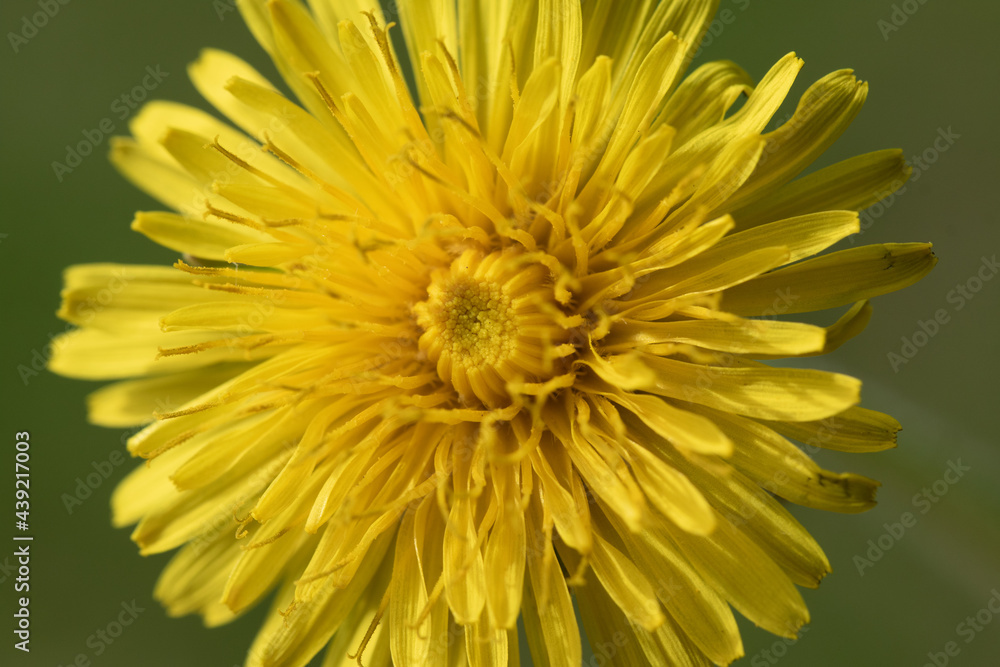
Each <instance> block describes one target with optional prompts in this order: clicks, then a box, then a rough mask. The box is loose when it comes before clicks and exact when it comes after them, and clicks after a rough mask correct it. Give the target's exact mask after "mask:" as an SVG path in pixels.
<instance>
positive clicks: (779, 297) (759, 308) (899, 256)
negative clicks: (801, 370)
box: [721, 243, 937, 315]
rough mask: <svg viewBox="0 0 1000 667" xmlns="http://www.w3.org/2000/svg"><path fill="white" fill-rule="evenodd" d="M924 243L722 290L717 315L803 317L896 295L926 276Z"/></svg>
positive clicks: (929, 264) (824, 261)
mask: <svg viewBox="0 0 1000 667" xmlns="http://www.w3.org/2000/svg"><path fill="white" fill-rule="evenodd" d="M936 263H937V258H936V257H935V256H934V253H932V252H931V245H930V244H929V243H888V244H880V245H870V246H863V247H861V248H851V249H849V250H841V251H840V252H834V253H830V254H829V255H823V256H822V257H816V258H814V259H810V260H806V261H804V262H800V263H799V264H796V265H795V266H790V267H786V268H784V269H779V270H778V271H773V272H771V273H769V274H767V275H765V276H760V277H758V278H755V279H753V280H750V281H747V282H745V283H743V284H742V285H737V286H736V287H733V288H731V289H728V290H726V292H725V293H724V294H723V298H722V306H721V307H722V309H723V310H726V311H729V312H731V313H736V314H737V315H767V314H774V311H775V310H776V309H780V310H779V311H778V312H780V313H806V312H809V311H813V310H823V309H825V308H836V307H837V306H843V305H846V304H848V303H854V302H855V301H860V300H862V299H870V298H872V297H874V296H879V295H881V294H886V293H888V292H895V291H896V290H898V289H902V288H904V287H908V286H909V285H912V284H913V283H915V282H917V281H918V280H920V279H921V278H923V277H924V276H925V275H927V274H928V273H929V272H930V270H931V269H932V268H934V265H935V264H936Z"/></svg>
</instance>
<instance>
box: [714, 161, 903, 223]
mask: <svg viewBox="0 0 1000 667" xmlns="http://www.w3.org/2000/svg"><path fill="white" fill-rule="evenodd" d="M911 172H912V169H911V168H910V167H909V166H908V165H907V164H906V161H905V160H904V159H903V152H902V151H900V150H898V149H889V150H883V151H876V152H874V153H867V154H865V155H859V156H857V157H853V158H849V159H847V160H844V161H843V162H838V163H837V164H834V165H832V166H829V167H826V168H824V169H820V170H819V171H816V172H813V173H812V174H809V175H808V176H805V177H803V178H800V179H799V180H797V181H793V182H792V183H789V184H788V185H785V186H784V187H782V188H780V189H779V190H777V191H776V192H774V193H773V194H771V195H770V196H768V197H765V198H764V199H761V200H760V201H757V202H754V203H753V204H750V205H748V206H745V207H743V208H740V209H739V210H736V211H733V216H734V217H735V219H736V220H737V224H738V226H739V227H740V228H741V229H746V228H749V227H755V226H756V225H760V224H763V223H767V222H771V221H772V220H781V219H783V218H790V217H792V216H799V215H804V214H807V213H814V212H817V211H829V210H838V209H848V210H852V211H860V210H862V209H865V208H868V207H869V206H871V205H872V204H874V203H876V202H878V201H881V200H882V199H885V198H886V197H888V196H889V195H891V194H892V193H893V192H895V191H896V190H898V189H899V188H901V187H903V184H904V183H906V181H907V179H908V178H909V177H910V173H911Z"/></svg>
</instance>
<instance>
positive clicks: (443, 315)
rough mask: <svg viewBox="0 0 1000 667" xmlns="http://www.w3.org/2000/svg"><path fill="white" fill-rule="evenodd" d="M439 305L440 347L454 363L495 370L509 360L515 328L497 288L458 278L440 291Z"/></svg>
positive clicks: (510, 309) (508, 302) (509, 308)
mask: <svg viewBox="0 0 1000 667" xmlns="http://www.w3.org/2000/svg"><path fill="white" fill-rule="evenodd" d="M439 302H440V307H439V309H438V310H437V313H436V317H437V318H438V326H439V327H440V330H441V336H442V344H443V346H444V347H445V348H446V349H447V350H448V351H449V352H450V353H451V356H452V359H454V360H455V362H456V363H461V364H463V365H465V366H480V365H482V364H490V365H491V366H495V365H496V364H497V363H498V362H499V361H501V360H503V359H507V358H508V357H510V354H511V352H512V351H513V346H514V340H515V335H516V333H517V327H516V324H515V320H514V308H513V307H512V306H511V300H510V296H509V295H508V294H506V292H505V290H504V289H503V288H502V287H501V286H499V285H497V284H496V283H492V282H488V281H482V282H478V281H474V280H468V279H463V278H460V279H458V280H455V281H452V282H451V284H449V285H447V286H446V287H445V288H444V289H442V290H441V293H440V296H439Z"/></svg>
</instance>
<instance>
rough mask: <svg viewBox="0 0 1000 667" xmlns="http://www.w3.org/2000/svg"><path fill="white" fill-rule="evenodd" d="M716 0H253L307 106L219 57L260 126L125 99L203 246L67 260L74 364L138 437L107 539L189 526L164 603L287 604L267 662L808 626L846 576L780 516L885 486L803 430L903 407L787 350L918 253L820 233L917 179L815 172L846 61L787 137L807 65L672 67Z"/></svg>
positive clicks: (885, 437) (867, 446)
mask: <svg viewBox="0 0 1000 667" xmlns="http://www.w3.org/2000/svg"><path fill="white" fill-rule="evenodd" d="M716 4H717V3H715V2H711V1H708V0H669V1H666V2H661V3H655V2H654V3H651V2H639V1H635V2H617V1H616V2H612V1H610V0H607V1H605V0H594V1H592V2H584V3H581V2H579V1H577V0H542V1H540V2H537V3H536V2H496V1H487V0H479V1H477V0H459V1H458V2H457V3H451V2H444V1H436V0H435V1H428V2H423V1H417V0H400V2H399V4H398V10H399V16H398V24H399V27H398V28H393V26H394V25H395V23H393V22H392V21H388V20H387V19H390V18H392V19H395V18H397V17H387V16H385V15H384V14H383V12H382V11H381V10H380V8H379V6H378V4H377V3H375V2H373V1H372V0H316V1H314V2H310V3H309V7H308V8H307V7H305V6H304V5H302V4H300V3H298V2H296V1H294V0H271V1H269V2H264V1H263V0H241V1H240V2H239V6H240V9H241V11H242V14H243V16H244V18H245V20H246V22H247V23H248V25H249V27H250V29H251V31H252V32H253V34H254V35H255V36H256V38H257V40H258V41H259V42H260V44H261V45H262V46H263V48H264V49H265V50H266V51H267V52H268V54H269V55H270V56H271V58H272V59H273V61H274V63H275V65H276V66H277V69H278V71H279V72H280V73H281V76H282V77H283V79H284V83H285V84H287V87H288V88H289V89H290V90H291V92H292V93H294V99H293V98H291V97H287V96H286V95H285V94H283V93H282V92H281V90H280V89H279V88H277V87H275V86H274V85H273V84H272V83H271V82H269V81H268V80H266V79H265V78H264V77H263V76H262V75H261V74H259V73H258V72H257V71H255V70H254V69H253V68H252V67H251V66H250V65H248V64H246V63H245V62H243V61H242V60H240V59H238V58H236V57H235V56H233V55H230V54H227V53H223V52H219V51H214V50H207V51H205V52H203V53H202V55H201V57H200V58H199V59H198V60H197V62H195V63H194V64H193V65H191V67H190V75H191V78H192V80H193V82H194V85H195V87H196V88H197V89H198V90H199V91H200V92H201V93H202V95H203V96H204V97H205V98H206V99H207V100H208V101H209V102H210V103H211V104H212V105H213V106H214V107H215V108H216V109H217V110H218V111H220V112H221V113H222V114H224V115H225V116H227V117H228V118H229V119H230V120H231V121H232V123H233V124H234V125H235V126H236V127H238V128H239V130H237V129H234V128H233V127H231V126H230V125H227V124H225V123H223V122H221V121H219V120H216V118H215V117H214V116H212V115H210V114H208V113H206V112H203V111H200V110H198V109H195V108H191V107H188V106H183V105H179V104H171V103H166V102H153V103H150V104H148V105H147V106H146V107H145V108H144V109H143V110H142V112H141V113H140V114H138V115H137V116H136V117H135V118H134V120H133V121H132V122H131V125H130V129H131V133H132V138H121V139H118V140H117V141H116V143H115V144H114V147H113V152H112V159H113V161H114V163H115V165H116V166H117V167H118V168H119V169H120V170H121V171H122V172H123V173H124V175H125V176H126V177H127V178H129V179H130V180H131V181H132V182H133V183H135V184H136V185H137V186H138V187H139V188H141V189H143V190H145V191H146V192H147V193H149V194H150V195H152V196H153V197H155V198H157V199H158V200H159V201H161V202H162V203H163V204H164V205H165V206H166V207H167V208H168V209H170V211H169V212H148V213H139V214H137V215H136V218H135V221H134V223H133V225H132V227H133V229H135V230H137V231H139V232H141V233H143V234H145V235H146V236H148V237H149V238H151V239H152V240H154V241H156V242H157V243H160V244H162V245H164V246H166V247H167V248H170V249H172V250H174V251H176V252H177V253H179V255H182V256H183V259H181V260H179V261H177V263H176V264H175V265H174V266H173V267H152V266H125V265H86V266H77V267H73V268H71V269H69V270H68V271H67V272H66V288H65V290H64V292H63V305H62V309H61V311H60V315H61V316H62V317H63V318H64V319H66V320H68V321H69V322H72V323H75V324H77V325H79V328H77V329H76V330H74V331H72V332H70V333H68V334H66V335H65V336H64V337H63V338H61V339H60V341H59V344H58V345H57V353H56V354H55V356H54V357H53V359H52V361H51V366H52V368H53V370H55V371H56V372H59V373H62V374H64V375H67V376H72V377H78V378H86V379H115V380H121V381H120V382H118V383H116V384H112V385H110V386H108V387H106V388H104V389H101V390H100V391H98V392H97V393H95V394H94V395H93V396H92V397H91V399H90V418H91V420H92V421H94V422H95V423H97V424H103V425H106V426H114V427H126V426H135V425H142V424H147V425H146V426H145V427H144V428H142V429H141V430H138V431H137V432H136V433H135V435H134V436H133V437H132V438H131V439H130V440H129V442H128V448H129V451H130V452H131V453H132V454H133V455H135V456H137V457H142V458H144V459H147V460H148V461H147V463H146V464H145V465H143V466H141V467H139V468H138V469H137V470H135V471H134V472H133V473H132V474H131V475H130V476H129V477H128V478H127V479H126V480H125V481H123V482H122V484H121V485H120V486H119V488H118V489H117V491H116V492H115V494H114V498H113V509H114V522H115V523H116V524H117V525H120V526H125V525H130V524H135V523H137V526H136V527H135V530H134V533H133V534H132V537H133V539H134V540H135V542H136V543H137V544H138V545H139V547H140V549H141V553H143V554H155V553H161V552H166V551H170V550H173V549H178V548H179V551H178V552H177V553H176V555H175V556H173V560H171V562H170V564H169V565H168V566H167V567H166V569H165V571H164V572H163V574H162V577H161V578H160V580H159V583H158V584H157V587H156V595H157V597H158V599H159V600H161V601H162V602H163V604H164V605H165V606H166V608H167V609H168V610H169V612H170V613H171V614H175V615H181V614H189V613H197V614H200V615H201V616H202V617H203V618H204V620H205V623H206V624H207V625H210V626H214V625H219V624H222V623H227V622H229V621H231V620H233V619H234V618H236V617H237V616H239V615H240V614H241V613H243V612H244V611H245V610H247V609H249V608H250V607H252V606H253V605H255V604H257V603H260V602H261V601H262V600H263V599H265V598H266V597H267V596H268V595H269V594H272V593H273V597H272V600H273V601H272V602H271V605H272V609H271V613H270V614H269V615H268V616H267V620H266V621H265V623H264V626H263V628H262V629H261V630H260V632H259V634H258V636H257V639H256V640H255V642H254V644H253V646H252V647H251V648H250V650H249V653H248V658H247V665H250V666H252V667H258V666H282V667H290V666H302V665H305V664H306V663H307V662H309V661H310V660H311V659H312V657H313V656H314V655H316V654H317V653H319V652H320V651H324V650H325V651H326V655H327V658H326V662H325V663H324V664H325V665H342V664H343V665H348V664H356V661H357V662H360V663H362V664H364V665H367V666H377V665H388V664H390V663H391V664H395V665H400V666H407V667H409V666H414V665H459V664H461V665H464V664H469V665H505V664H518V660H519V658H518V656H519V648H518V630H517V627H518V620H519V619H522V620H523V625H524V630H525V635H526V637H527V643H528V647H529V648H530V651H531V654H532V655H533V656H534V661H535V662H536V663H537V664H541V665H567V666H568V665H579V664H580V662H581V656H582V655H583V654H582V648H581V642H582V640H581V636H583V635H584V634H585V636H586V637H587V638H588V639H589V641H590V642H591V645H592V646H593V647H595V650H596V651H597V652H598V653H599V654H603V657H604V658H605V660H607V661H609V664H622V665H640V664H653V665H667V664H669V665H707V664H710V663H716V664H720V665H725V664H729V663H731V662H732V661H734V660H735V659H737V658H738V657H739V656H741V655H742V653H743V648H742V644H741V640H740V636H739V632H738V630H737V626H736V622H735V620H734V616H733V610H735V611H737V612H739V613H740V614H742V615H744V616H746V617H747V618H748V619H749V620H750V621H752V622H753V623H755V624H757V625H758V626H761V627H763V628H765V629H766V630H768V631H770V632H773V633H775V634H778V635H782V636H786V637H794V636H795V634H796V632H797V630H798V629H799V628H800V627H801V626H802V625H803V624H804V623H806V622H808V618H809V617H808V612H807V610H806V607H805V605H804V603H803V601H802V598H801V597H800V594H799V592H798V589H797V586H805V587H814V586H816V585H818V583H819V581H820V579H821V578H822V577H823V576H824V575H825V574H826V573H827V572H828V571H829V569H830V567H829V563H828V561H827V560H826V558H825V557H824V555H823V552H822V551H821V550H820V548H819V546H818V545H817V544H816V542H815V541H814V540H813V539H812V538H811V537H810V536H809V534H808V533H807V532H806V530H805V529H804V528H803V527H802V526H801V525H800V524H799V523H798V522H797V521H796V520H795V519H794V518H793V517H792V515H791V514H790V513H789V512H788V511H787V510H786V509H785V507H784V506H783V504H782V503H781V502H780V501H779V499H784V500H787V501H790V502H794V503H797V504H800V505H804V506H807V507H813V508H819V509H824V510H832V511H837V512H859V511H863V510H866V509H868V508H870V507H871V506H872V505H873V503H874V498H875V491H876V487H877V486H878V484H877V483H876V482H874V481H872V480H869V479H866V478H864V477H860V476H858V475H854V474H850V473H836V472H830V471H826V470H823V469H821V468H820V467H818V466H817V465H816V464H815V463H814V462H813V461H812V460H811V459H810V458H809V456H808V455H807V453H805V452H804V451H803V449H802V447H800V446H798V445H796V444H795V441H797V442H798V443H800V444H801V445H805V446H806V448H807V449H808V448H811V447H815V446H819V447H825V448H829V449H835V450H841V451H851V452H870V451H876V450H881V449H885V448H888V447H892V446H893V445H894V444H895V434H896V431H897V430H898V429H899V426H898V424H897V423H896V422H895V421H894V420H893V419H892V418H891V417H888V416H886V415H883V414H879V413H876V412H873V411H870V410H867V409H864V408H861V407H858V405H857V404H858V401H859V388H860V387H859V382H858V381H857V380H855V379H853V378H850V377H846V376H844V375H839V374H835V373H829V372H821V371H814V370H803V369H798V368H786V367H781V368H775V367H772V366H769V365H768V364H767V363H766V361H767V360H769V359H775V358H798V357H805V356H810V355H817V354H823V353H826V352H830V351H832V350H834V349H836V348H837V347H838V346H840V345H841V344H842V343H844V342H845V341H846V340H848V339H850V338H852V337H853V336H855V335H857V334H858V333H859V332H860V331H861V330H862V329H864V327H865V325H866V324H867V322H868V319H869V317H870V315H871V307H870V306H869V303H868V300H869V299H870V298H871V297H875V296H878V295H881V294H884V293H887V292H891V291H893V290H897V289H900V288H902V287H905V286H907V285H910V284H912V283H914V282H916V281H917V280H919V279H920V278H921V277H922V276H924V275H925V274H926V273H927V272H928V271H929V270H930V269H931V267H932V266H933V264H934V257H933V255H932V254H931V251H930V246H929V245H927V244H917V243H913V244H885V245H869V246H863V247H852V248H849V249H846V250H839V251H832V252H828V253H825V254H820V253H823V251H825V250H826V249H828V248H830V246H832V245H834V244H835V243H837V241H839V240H841V239H844V238H845V237H847V236H849V235H851V234H853V233H856V232H857V231H858V230H859V224H858V216H857V211H858V210H860V209H862V208H864V207H866V206H868V205H870V204H872V203H874V202H875V201H877V200H878V198H879V196H880V195H879V194H878V193H885V192H887V191H888V190H890V189H891V187H893V185H892V184H894V183H895V184H897V185H898V183H899V182H901V181H902V180H905V177H906V176H907V174H908V173H909V170H908V168H907V167H906V165H905V164H904V162H903V161H902V159H901V156H900V153H899V152H898V151H891V150H890V151H881V152H875V153H871V154H868V155H864V156H861V157H858V158H854V159H850V160H847V161H845V162H841V163H839V164H835V165H833V166H831V167H827V168H825V169H822V170H819V171H816V172H814V173H811V174H810V175H808V176H805V177H802V178H796V177H797V176H799V174H801V173H802V172H803V171H804V170H805V169H806V168H807V167H808V166H809V165H810V164H811V163H812V162H813V161H814V160H815V158H817V156H819V155H820V154H821V153H822V152H823V151H824V150H825V149H826V148H827V147H828V146H829V145H830V144H831V143H832V142H833V141H834V140H836V139H837V137H838V136H839V135H840V134H841V133H842V132H843V131H844V130H845V128H846V127H847V125H848V124H849V123H850V122H851V120H852V119H853V118H854V116H855V115H856V114H857V112H858V111H859V109H860V108H861V106H862V103H863V102H864V99H865V96H866V92H867V87H866V85H865V84H864V83H861V82H859V81H857V80H856V79H855V77H854V76H853V75H852V73H851V72H850V71H848V70H842V71H837V72H834V73H832V74H830V75H828V76H825V77H823V78H821V79H820V80H819V81H817V82H816V83H815V84H813V85H812V86H811V87H809V88H808V90H807V91H806V92H805V94H804V95H803V96H802V98H801V101H800V102H799V104H798V107H797V109H796V110H795V112H794V114H793V115H792V116H791V117H790V119H788V120H787V122H784V123H783V124H780V125H778V126H777V128H776V129H774V130H771V131H768V130H767V127H768V126H769V124H770V121H771V120H772V118H773V117H774V116H775V114H776V113H777V110H778V108H779V106H780V105H781V103H782V102H783V100H784V99H785V97H786V95H787V94H788V92H789V89H790V87H791V86H792V83H793V81H794V80H795V78H796V75H797V74H798V72H799V69H800V67H801V66H802V61H801V60H799V59H798V58H797V57H796V56H795V55H794V54H791V55H788V56H786V57H784V58H782V59H781V60H779V61H778V62H777V63H776V64H775V65H774V67H773V68H772V69H771V70H770V71H769V72H768V73H767V74H766V75H765V76H764V77H763V79H762V80H761V81H760V82H759V83H757V84H756V85H754V83H753V82H752V81H751V79H750V78H749V76H748V75H747V74H746V73H745V72H744V71H743V70H742V69H740V68H739V67H738V66H737V65H736V64H734V63H732V62H728V61H718V62H709V63H706V64H704V65H701V66H700V67H698V68H697V69H694V70H693V71H691V72H690V73H686V70H687V67H688V64H689V61H690V60H691V58H692V54H693V53H694V51H695V49H696V47H697V45H698V43H699V40H700V38H701V36H702V34H703V33H704V31H705V29H706V26H707V24H708V22H709V21H710V20H711V18H712V15H713V12H714V10H715V7H716ZM397 30H398V31H401V35H402V37H403V39H404V40H405V51H406V53H405V54H404V53H403V52H402V51H403V49H402V48H398V47H396V46H394V43H393V40H392V36H393V35H394V34H395V31H397ZM400 44H402V42H400ZM397 51H398V52H397ZM406 62H409V63H411V64H412V68H413V71H414V72H415V76H414V77H413V79H414V80H415V84H414V86H413V88H414V90H412V91H411V90H410V89H409V88H408V86H407V83H406V80H407V78H406V76H405V75H404V69H403V67H404V63H406ZM817 254H820V255H819V256H818V257H814V255H817ZM840 307H844V308H845V309H846V312H844V313H842V314H841V315H840V317H839V319H836V321H834V322H833V323H832V324H830V326H828V327H825V328H824V327H820V326H814V325H807V324H801V323H797V322H794V321H791V319H790V318H785V317H778V316H784V315H789V314H796V313H804V312H810V311H819V310H827V309H834V308H840ZM834 317H836V315H834V316H832V317H831V320H833V319H834ZM575 607H576V608H578V610H579V617H580V618H581V619H582V628H581V627H579V626H578V623H577V616H576V613H575V610H574V608H575ZM609 646H610V647H612V648H610V649H609V648H608V647H609Z"/></svg>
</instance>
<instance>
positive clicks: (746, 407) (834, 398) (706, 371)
mask: <svg viewBox="0 0 1000 667" xmlns="http://www.w3.org/2000/svg"><path fill="white" fill-rule="evenodd" d="M644 361H645V363H646V365H647V366H649V368H650V369H651V370H652V371H653V372H654V373H655V374H656V381H655V383H654V384H652V385H650V386H649V387H646V390H647V391H649V392H652V393H654V394H659V395H661V396H667V397H670V398H676V399H679V400H683V401H689V402H692V403H699V404H702V405H706V406H709V407H712V408H716V409H718V410H723V411H726V412H732V413H735V414H742V415H747V416H750V417H760V418H763V419H785V420H789V421H810V420H814V419H823V418H825V417H830V416H832V415H835V414H837V413H839V412H843V411H844V410H846V409H847V408H849V407H851V406H852V405H855V404H856V403H857V402H858V400H859V395H860V391H861V383H860V382H859V381H857V380H855V379H854V378H852V377H848V376H846V375H840V374H837V373H827V372H824V371H814V370H807V369H797V368H769V367H767V366H764V365H762V364H758V365H755V366H753V367H744V368H728V367H725V366H703V365H701V364H691V363H687V362H683V361H678V360H676V359H661V358H658V357H652V356H647V357H645V359H644ZM778 415H781V416H778Z"/></svg>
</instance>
